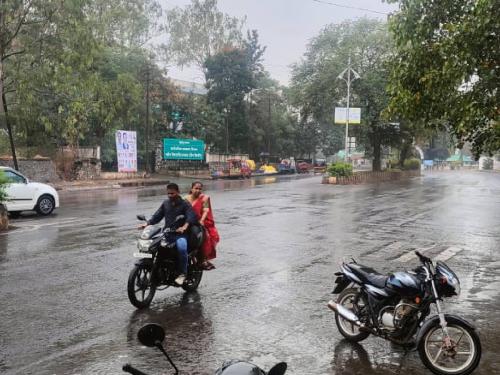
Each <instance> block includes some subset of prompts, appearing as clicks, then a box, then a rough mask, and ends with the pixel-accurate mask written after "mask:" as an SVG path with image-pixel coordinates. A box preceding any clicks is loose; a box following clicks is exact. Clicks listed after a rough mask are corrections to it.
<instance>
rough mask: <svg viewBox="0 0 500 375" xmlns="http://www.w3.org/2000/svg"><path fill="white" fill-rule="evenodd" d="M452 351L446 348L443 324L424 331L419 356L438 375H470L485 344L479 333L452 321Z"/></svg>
mask: <svg viewBox="0 0 500 375" xmlns="http://www.w3.org/2000/svg"><path fill="white" fill-rule="evenodd" d="M447 328H448V333H449V335H450V338H451V342H452V346H453V347H452V348H451V349H446V347H445V345H444V341H443V332H442V329H441V326H440V325H439V321H436V322H435V324H433V325H432V326H430V327H429V328H428V330H427V331H426V332H424V334H423V336H422V339H421V340H420V342H419V343H418V354H419V356H420V359H421V360H422V362H423V363H424V365H425V366H426V367H427V368H428V369H429V370H431V371H432V372H433V373H434V374H437V375H467V374H470V373H472V371H474V370H475V369H476V367H477V366H478V365H479V360H480V359H481V341H480V340H479V336H478V335H477V333H476V331H475V330H474V329H472V328H470V327H469V326H467V325H465V324H464V323H462V322H460V321H453V322H450V321H448V324H447Z"/></svg>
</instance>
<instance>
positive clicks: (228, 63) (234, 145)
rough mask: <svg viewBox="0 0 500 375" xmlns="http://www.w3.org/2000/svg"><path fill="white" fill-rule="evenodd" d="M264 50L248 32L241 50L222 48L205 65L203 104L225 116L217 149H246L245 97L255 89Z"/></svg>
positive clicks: (253, 33)
mask: <svg viewBox="0 0 500 375" xmlns="http://www.w3.org/2000/svg"><path fill="white" fill-rule="evenodd" d="M264 51H265V47H261V46H260V45H259V43H258V34H257V32H256V31H255V30H254V31H252V32H249V33H248V39H247V40H246V41H245V42H244V48H230V49H226V50H224V51H222V52H220V53H218V54H216V55H215V56H212V57H209V58H208V59H207V60H206V62H205V70H206V73H205V78H206V81H207V84H206V85H207V88H208V93H207V101H208V103H209V104H211V105H213V106H214V107H215V108H217V109H218V110H219V112H224V113H225V122H226V124H225V125H226V126H225V128H226V129H225V134H224V135H223V134H221V137H220V138H221V139H223V140H224V143H225V147H224V144H223V143H222V142H219V144H218V145H217V146H218V148H219V150H225V151H229V149H231V150H233V151H240V152H241V151H244V150H247V149H248V137H249V131H248V122H247V121H246V115H245V102H244V99H245V96H246V94H248V93H249V92H250V91H251V90H252V89H254V88H256V87H257V82H258V79H259V78H260V76H261V74H262V72H263V67H262V64H261V62H260V61H261V59H262V55H263V54H264Z"/></svg>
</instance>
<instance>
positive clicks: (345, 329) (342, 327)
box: [335, 288, 370, 342]
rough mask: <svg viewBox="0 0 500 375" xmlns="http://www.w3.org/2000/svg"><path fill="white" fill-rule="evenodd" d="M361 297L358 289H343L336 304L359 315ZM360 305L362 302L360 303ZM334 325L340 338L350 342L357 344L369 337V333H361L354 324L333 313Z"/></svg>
mask: <svg viewBox="0 0 500 375" xmlns="http://www.w3.org/2000/svg"><path fill="white" fill-rule="evenodd" d="M360 300H361V296H360V293H359V289H356V288H348V289H344V290H343V291H342V293H340V294H339V296H338V297H337V304H339V305H341V306H343V307H345V308H346V309H349V310H351V311H352V312H353V313H354V314H356V315H359V311H360V305H359V302H360ZM361 303H362V301H361ZM335 323H336V324H337V328H338V330H339V332H340V334H341V335H342V336H344V337H345V338H346V339H347V340H349V341H351V342H359V341H363V340H364V339H366V338H367V337H368V336H370V332H363V331H360V330H359V327H358V326H356V325H355V324H354V323H351V322H349V321H348V320H346V319H344V318H342V317H341V316H340V315H339V314H338V313H337V312H336V313H335Z"/></svg>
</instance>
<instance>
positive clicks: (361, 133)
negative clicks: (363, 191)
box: [291, 18, 401, 169]
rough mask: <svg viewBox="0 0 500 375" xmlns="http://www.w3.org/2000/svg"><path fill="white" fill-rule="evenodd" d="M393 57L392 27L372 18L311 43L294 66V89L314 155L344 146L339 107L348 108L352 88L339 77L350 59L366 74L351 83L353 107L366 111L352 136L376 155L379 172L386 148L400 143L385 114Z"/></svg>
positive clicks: (329, 30) (328, 31)
mask: <svg viewBox="0 0 500 375" xmlns="http://www.w3.org/2000/svg"><path fill="white" fill-rule="evenodd" d="M391 53H392V41H391V38H390V36H389V32H388V30H387V25H386V24H385V23H383V22H380V21H378V20H372V19H367V18H362V19H359V20H357V21H346V22H343V23H341V24H331V25H328V26H326V27H325V28H324V29H323V30H322V31H321V32H320V34H319V35H318V36H316V37H315V38H313V39H312V41H311V43H310V44H309V46H308V49H307V52H306V54H305V58H304V60H303V61H302V62H300V63H299V64H296V65H295V66H294V68H293V72H292V85H291V91H292V95H293V103H294V105H295V106H296V107H297V108H299V109H300V113H301V121H302V123H303V127H304V132H305V133H310V134H309V136H308V139H309V140H310V142H312V145H311V147H312V148H313V150H312V151H313V152H314V151H315V150H314V148H319V149H321V150H323V152H324V153H325V154H327V155H332V154H333V153H335V152H336V151H338V150H339V149H343V148H344V137H345V131H344V127H343V126H342V125H334V108H335V107H336V106H340V107H343V106H345V105H346V103H345V98H346V96H347V95H346V94H347V87H346V83H345V82H344V81H343V80H341V79H339V75H340V74H341V72H342V71H344V69H345V68H346V66H347V61H348V59H349V57H350V58H351V60H352V67H353V68H354V69H355V70H356V71H357V72H358V73H359V74H360V75H361V79H357V80H354V81H353V82H352V83H351V100H350V105H351V107H361V125H353V126H351V127H350V129H349V133H350V134H349V135H350V136H355V137H357V138H358V141H359V142H360V143H361V144H363V145H364V147H365V150H366V151H368V152H371V153H372V155H373V156H374V163H373V166H374V169H379V168H380V160H381V147H382V146H383V145H397V144H398V142H399V141H400V140H401V133H400V129H399V128H398V127H395V126H393V125H391V124H389V123H387V122H386V121H385V120H384V119H383V118H382V116H381V113H382V111H383V110H384V109H385V107H386V105H387V103H388V96H387V94H386V85H387V76H388V74H389V71H388V70H389V66H388V64H387V61H388V59H389V56H390V55H391ZM307 129H308V131H307ZM315 132H316V135H314V133H315ZM310 152H311V151H310Z"/></svg>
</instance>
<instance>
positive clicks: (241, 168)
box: [212, 159, 252, 179]
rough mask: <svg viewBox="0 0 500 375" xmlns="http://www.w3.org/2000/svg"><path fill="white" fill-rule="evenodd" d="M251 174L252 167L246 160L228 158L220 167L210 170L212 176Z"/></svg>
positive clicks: (230, 176)
mask: <svg viewBox="0 0 500 375" xmlns="http://www.w3.org/2000/svg"><path fill="white" fill-rule="evenodd" d="M251 176H252V169H251V168H250V165H249V163H247V161H246V160H240V159H228V160H227V162H226V163H224V165H223V166H222V167H218V168H216V169H215V170H214V171H212V178H214V179H217V178H249V177H251Z"/></svg>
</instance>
